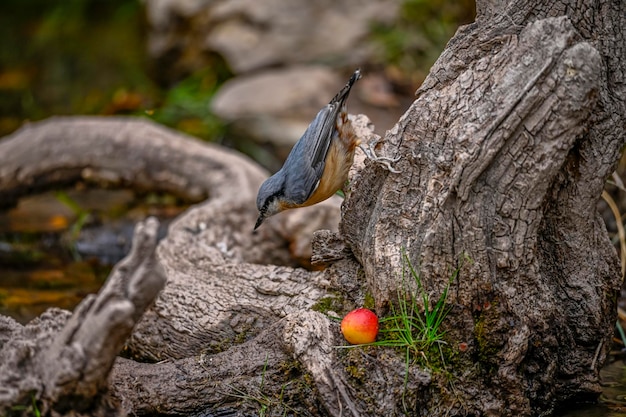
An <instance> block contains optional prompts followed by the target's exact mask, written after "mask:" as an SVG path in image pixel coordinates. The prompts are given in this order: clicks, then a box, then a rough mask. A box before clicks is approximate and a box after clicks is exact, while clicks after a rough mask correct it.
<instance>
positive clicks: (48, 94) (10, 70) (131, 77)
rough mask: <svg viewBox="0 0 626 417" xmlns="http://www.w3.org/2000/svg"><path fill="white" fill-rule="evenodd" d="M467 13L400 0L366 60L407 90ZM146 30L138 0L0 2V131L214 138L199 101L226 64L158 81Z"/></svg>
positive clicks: (434, 1) (446, 4)
mask: <svg viewBox="0 0 626 417" xmlns="http://www.w3.org/2000/svg"><path fill="white" fill-rule="evenodd" d="M473 16H474V2H473V0H462V1H454V0H407V1H405V2H404V5H403V8H402V12H401V17H400V19H399V21H398V22H397V24H395V25H393V27H385V26H379V27H373V28H372V37H373V38H372V41H373V42H374V43H376V44H377V46H378V48H377V50H378V51H379V53H378V56H377V58H376V59H377V62H375V63H372V64H374V65H378V66H383V67H389V68H392V69H393V71H394V73H395V74H400V77H404V78H405V79H406V80H407V85H408V86H407V90H406V91H407V93H412V91H413V90H414V88H415V87H416V86H417V85H416V84H419V82H421V80H423V78H424V77H425V75H426V74H427V72H428V69H429V68H430V66H431V65H432V63H433V62H434V61H435V59H436V58H437V57H438V55H439V53H440V52H441V50H442V49H443V47H444V46H445V43H446V42H447V41H448V39H450V37H451V36H452V35H453V33H454V31H455V30H456V28H457V27H458V26H459V25H460V24H463V23H467V22H470V21H472V20H473ZM147 34H148V27H147V22H146V18H145V11H144V7H143V4H142V2H140V1H138V0H2V2H0V39H1V41H0V42H1V47H0V136H4V135H6V134H8V133H10V132H12V131H14V130H15V129H17V128H19V126H21V125H22V123H24V122H25V121H29V120H30V121H36V120H40V119H44V118H46V117H49V116H52V115H69V114H99V115H113V114H132V115H143V116H146V117H150V118H152V119H154V120H155V121H157V122H159V123H163V124H165V125H168V126H170V127H173V128H176V129H179V130H182V131H184V132H187V133H190V134H192V135H195V136H198V137H200V138H203V139H207V140H216V139H217V140H219V138H220V136H221V135H222V134H223V126H222V124H221V123H220V122H219V120H217V119H216V118H215V117H213V116H212V115H211V114H210V113H209V110H208V103H209V101H210V99H211V97H212V95H213V94H214V93H215V91H216V90H217V88H218V87H219V85H220V84H221V83H223V82H224V81H225V80H227V79H228V78H229V77H230V76H231V74H230V71H229V69H228V68H227V66H226V65H225V64H224V63H223V62H221V61H220V60H219V59H216V60H215V62H214V65H212V66H211V67H210V68H206V69H203V70H201V71H198V72H196V73H193V74H184V75H183V76H182V77H180V79H167V75H165V74H167V73H168V71H167V68H163V67H161V68H158V67H156V65H155V63H154V62H152V61H151V59H150V57H149V56H148V54H147V40H146V39H147ZM157 80H158V81H157Z"/></svg>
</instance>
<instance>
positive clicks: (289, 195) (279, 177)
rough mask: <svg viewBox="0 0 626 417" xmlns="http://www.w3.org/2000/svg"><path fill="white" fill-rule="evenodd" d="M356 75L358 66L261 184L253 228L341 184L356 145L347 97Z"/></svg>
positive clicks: (320, 197)
mask: <svg viewBox="0 0 626 417" xmlns="http://www.w3.org/2000/svg"><path fill="white" fill-rule="evenodd" d="M359 78H361V71H360V70H358V69H357V70H356V71H355V72H354V74H353V75H352V77H350V80H349V81H348V84H346V86H345V87H344V88H342V89H341V91H340V92H339V93H338V94H337V95H336V96H335V97H334V98H333V99H332V100H331V101H330V103H328V104H327V105H326V106H325V107H324V108H323V109H322V110H320V111H319V113H317V116H315V119H313V121H312V122H311V124H310V125H309V127H308V128H307V129H306V131H305V132H304V134H303V135H302V137H301V138H300V139H299V140H298V142H296V144H295V145H294V147H293V149H292V150H291V152H289V156H287V160H286V161H285V163H284V164H283V167H282V168H281V169H280V170H279V171H278V172H277V173H275V174H274V175H272V176H271V177H270V178H268V179H267V180H265V182H264V183H263V184H262V185H261V188H259V193H258V195H257V198H256V205H257V208H258V209H259V218H258V219H257V221H256V224H255V225H254V230H256V229H257V228H258V227H259V226H260V225H261V223H263V221H264V220H265V219H267V218H268V217H270V216H273V215H274V214H277V213H280V212H281V211H284V210H287V209H292V208H298V207H306V206H311V205H313V204H316V203H319V202H320V201H324V200H326V199H327V198H329V197H331V196H332V195H333V194H335V193H336V192H337V190H339V189H340V188H342V187H343V186H344V184H345V183H346V181H347V179H348V171H349V170H350V167H351V166H352V161H353V159H354V150H355V148H356V147H357V146H358V145H359V140H358V139H357V137H356V134H355V132H354V129H353V128H352V125H351V124H350V120H348V112H347V110H346V100H347V99H348V95H349V94H350V89H351V88H352V86H353V85H354V83H355V82H357V80H358V79H359Z"/></svg>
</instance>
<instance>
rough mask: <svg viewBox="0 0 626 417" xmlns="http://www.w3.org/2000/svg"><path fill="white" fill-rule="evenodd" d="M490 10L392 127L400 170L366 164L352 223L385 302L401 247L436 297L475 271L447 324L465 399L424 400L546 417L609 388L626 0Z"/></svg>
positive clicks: (374, 287)
mask: <svg viewBox="0 0 626 417" xmlns="http://www.w3.org/2000/svg"><path fill="white" fill-rule="evenodd" d="M478 11H479V13H478V18H477V21H476V23H474V24H472V25H469V26H467V27H464V28H461V29H460V30H459V32H458V33H457V35H456V36H455V37H454V38H453V39H452V40H451V41H450V43H449V44H448V47H447V48H446V51H445V52H444V53H443V54H442V56H441V58H440V59H439V61H438V62H437V63H436V64H435V65H434V67H433V68H432V70H431V73H430V76H429V77H428V79H427V81H426V82H425V83H424V85H423V86H422V87H421V88H420V89H419V90H418V92H417V99H416V101H415V102H414V104H413V105H412V107H411V108H410V109H409V110H408V112H407V113H406V114H405V116H404V117H403V118H402V119H401V120H400V122H399V123H398V125H397V126H396V127H395V128H394V129H393V130H392V131H390V132H388V134H387V136H386V142H387V146H386V153H387V154H390V155H391V156H396V155H398V156H402V160H401V161H400V162H399V163H398V164H397V166H396V168H399V169H401V170H402V173H401V174H399V175H395V174H392V173H389V172H385V171H383V170H381V169H379V168H377V167H376V166H375V165H369V166H366V167H365V169H363V170H362V171H361V172H360V173H359V177H358V179H357V180H354V182H353V187H354V192H353V193H352V195H351V196H350V199H349V200H348V201H347V202H346V206H345V207H344V210H345V212H344V217H343V222H342V226H341V233H342V235H343V236H345V238H346V240H347V241H348V242H349V246H350V248H351V249H352V251H353V252H354V254H355V256H356V258H357V260H358V262H359V263H360V264H361V265H362V266H363V268H364V270H365V277H366V283H367V287H368V289H369V290H370V291H371V294H372V296H373V298H374V299H375V301H376V306H377V308H378V309H379V311H383V310H384V308H385V307H387V306H388V305H389V304H390V303H394V302H395V301H396V300H397V294H398V290H399V287H401V286H402V281H401V280H400V279H399V277H400V276H401V275H402V268H403V261H402V258H401V256H402V255H401V254H402V250H406V252H407V254H408V258H409V259H410V261H411V263H412V264H413V265H414V266H416V267H418V269H419V272H420V275H421V281H422V283H423V285H424V286H425V288H426V290H427V291H429V292H432V293H433V295H434V297H435V298H436V297H437V296H438V295H439V294H441V293H442V292H443V290H444V288H445V287H446V285H447V284H448V282H449V279H450V276H451V273H452V272H453V271H454V270H455V269H456V268H458V267H459V266H460V268H461V269H460V272H459V275H458V277H457V279H456V281H455V282H454V283H453V285H452V287H451V290H450V292H449V298H448V301H449V302H450V303H451V304H452V305H454V310H453V313H451V314H450V315H449V316H448V319H447V323H445V328H446V329H448V343H449V344H450V345H449V346H450V347H451V348H452V349H457V354H458V355H456V356H458V357H457V358H456V359H455V360H453V362H452V364H451V365H452V367H453V368H454V372H453V373H454V375H455V377H456V378H458V379H456V381H455V382H454V396H455V397H456V399H450V398H447V399H446V398H442V397H441V396H439V395H436V394H435V393H433V394H434V395H432V396H430V397H428V399H416V401H417V405H418V408H416V409H422V408H425V409H428V410H432V409H433V408H434V409H449V410H450V414H449V415H460V414H464V413H468V414H470V415H502V414H501V413H502V410H509V411H508V412H509V413H510V415H533V414H540V413H542V412H547V411H550V410H552V409H553V408H554V407H555V406H557V405H559V404H562V403H563V402H564V401H567V400H568V399H570V398H571V397H581V396H588V395H595V394H597V393H598V392H599V391H600V386H599V381H598V370H599V368H600V366H601V365H602V364H603V363H604V359H605V358H606V354H607V352H608V351H609V348H610V340H611V336H612V333H613V325H614V322H615V298H616V291H617V290H618V288H619V286H620V283H621V280H620V271H619V265H618V261H617V256H616V253H615V250H614V248H613V246H612V245H611V242H610V241H609V239H608V236H607V233H606V229H605V226H604V223H603V222H602V220H601V218H600V216H599V214H598V212H597V210H596V203H597V201H598V200H599V198H600V195H601V193H602V189H603V184H604V181H605V179H606V178H607V176H609V175H610V174H611V172H612V171H613V170H614V168H615V165H616V163H617V161H618V159H619V155H620V151H621V148H622V147H623V146H624V144H625V142H626V133H625V130H624V120H626V104H625V99H626V90H625V88H626V85H625V84H624V74H625V70H626V64H625V63H626V48H625V47H624V45H626V42H625V40H624V28H625V27H626V6H625V3H624V2H622V1H613V2H600V3H598V4H593V3H591V2H583V3H582V4H581V3H580V2H578V3H574V2H565V3H558V4H557V5H555V6H554V7H553V8H548V7H547V5H545V4H543V5H542V4H536V3H533V2H524V1H521V2H515V3H507V4H502V5H500V4H496V3H486V2H479V3H478ZM551 16H555V17H551ZM557 16H558V17H557ZM371 190H376V192H371ZM463 256H467V257H469V258H470V259H471V262H465V263H463V264H462V265H461V262H460V259H461V258H462V257H463ZM459 345H461V346H462V347H463V349H462V350H463V352H461V351H459V349H458V346H459ZM466 347H467V350H465V349H466ZM478 387H480V388H478ZM477 388H478V391H477ZM444 389H445V388H444V387H440V390H444ZM436 391H439V390H435V392H436ZM439 392H441V391H439ZM477 392H479V394H477Z"/></svg>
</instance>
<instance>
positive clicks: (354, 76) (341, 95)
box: [330, 68, 361, 108]
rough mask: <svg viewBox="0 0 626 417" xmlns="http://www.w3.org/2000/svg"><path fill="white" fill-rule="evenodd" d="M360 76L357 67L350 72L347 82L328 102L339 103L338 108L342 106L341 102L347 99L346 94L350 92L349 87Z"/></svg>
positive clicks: (359, 70)
mask: <svg viewBox="0 0 626 417" xmlns="http://www.w3.org/2000/svg"><path fill="white" fill-rule="evenodd" d="M360 78H361V69H360V68H359V69H357V70H356V71H354V74H352V77H350V79H349V80H348V83H347V84H346V85H345V87H343V88H342V89H341V91H340V92H338V93H337V95H336V96H335V97H333V99H332V100H331V101H330V104H331V105H332V104H335V103H340V105H339V106H338V107H339V108H341V107H343V103H344V102H345V101H346V100H347V99H348V95H349V94H350V89H351V88H352V86H353V85H354V83H355V82H357V81H358V80H359V79H360Z"/></svg>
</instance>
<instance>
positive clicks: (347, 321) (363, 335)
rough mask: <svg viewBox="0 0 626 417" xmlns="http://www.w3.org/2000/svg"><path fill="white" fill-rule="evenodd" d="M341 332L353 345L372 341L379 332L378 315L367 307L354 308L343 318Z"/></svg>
mask: <svg viewBox="0 0 626 417" xmlns="http://www.w3.org/2000/svg"><path fill="white" fill-rule="evenodd" d="M341 333H343V337H345V338H346V340H347V341H348V342H350V343H352V344H353V345H360V344H363V343H372V342H374V341H376V335H377V334H378V317H376V314H374V313H372V312H371V311H370V310H368V309H367V308H357V309H356V310H352V311H351V312H349V313H348V314H346V316H345V317H344V318H343V320H341Z"/></svg>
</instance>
